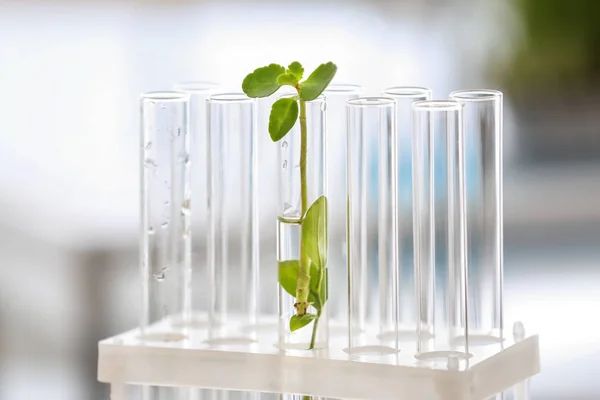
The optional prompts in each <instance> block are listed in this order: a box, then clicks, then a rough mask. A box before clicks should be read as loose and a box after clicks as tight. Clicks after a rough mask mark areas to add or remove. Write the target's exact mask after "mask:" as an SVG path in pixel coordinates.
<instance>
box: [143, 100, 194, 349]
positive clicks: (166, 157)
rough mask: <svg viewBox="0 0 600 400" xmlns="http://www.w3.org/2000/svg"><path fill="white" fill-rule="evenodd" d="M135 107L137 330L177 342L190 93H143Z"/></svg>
mask: <svg viewBox="0 0 600 400" xmlns="http://www.w3.org/2000/svg"><path fill="white" fill-rule="evenodd" d="M140 106H141V151H140V161H141V166H140V174H141V175H140V178H141V205H140V222H141V223H140V230H141V232H140V237H141V242H140V269H141V275H142V293H143V306H142V317H141V322H140V329H141V333H142V338H143V339H146V340H166V341H175V340H182V339H184V338H185V331H186V325H187V323H188V322H189V316H190V291H189V282H190V273H191V267H190V266H191V246H190V244H191V243H190V212H189V202H190V188H189V178H190V175H189V172H190V161H189V135H188V129H189V120H188V112H189V111H188V110H189V95H187V94H185V93H180V92H150V93H145V94H143V95H142V98H141V102H140ZM154 324H156V325H158V326H155V327H151V325H154Z"/></svg>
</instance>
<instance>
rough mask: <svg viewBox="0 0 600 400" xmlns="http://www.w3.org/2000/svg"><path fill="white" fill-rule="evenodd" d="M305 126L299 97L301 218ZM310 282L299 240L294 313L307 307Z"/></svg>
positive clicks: (304, 186) (307, 262)
mask: <svg viewBox="0 0 600 400" xmlns="http://www.w3.org/2000/svg"><path fill="white" fill-rule="evenodd" d="M307 136H308V132H307V128H306V102H305V101H304V100H302V99H300V197H301V202H302V218H304V216H305V214H306V211H308V188H307V178H306V158H307V152H308V149H307ZM309 284H310V260H309V259H308V257H307V256H306V254H305V251H304V249H303V246H302V241H300V262H299V267H298V284H297V286H296V304H295V306H296V315H298V316H302V315H304V314H306V309H307V308H308V290H309Z"/></svg>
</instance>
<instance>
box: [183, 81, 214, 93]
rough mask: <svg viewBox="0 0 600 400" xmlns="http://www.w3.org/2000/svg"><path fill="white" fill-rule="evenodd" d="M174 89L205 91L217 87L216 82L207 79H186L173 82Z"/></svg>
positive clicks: (192, 91)
mask: <svg viewBox="0 0 600 400" xmlns="http://www.w3.org/2000/svg"><path fill="white" fill-rule="evenodd" d="M174 87H175V90H178V91H181V92H186V93H205V92H209V91H211V90H215V89H217V88H218V87H219V84H218V83H215V82H209V81H187V82H179V83H177V84H175V86H174Z"/></svg>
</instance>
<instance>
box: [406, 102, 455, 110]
mask: <svg viewBox="0 0 600 400" xmlns="http://www.w3.org/2000/svg"><path fill="white" fill-rule="evenodd" d="M461 108H462V104H460V103H459V102H457V101H453V100H424V101H417V102H415V103H414V104H413V109H414V110H420V111H458V110H460V109H461Z"/></svg>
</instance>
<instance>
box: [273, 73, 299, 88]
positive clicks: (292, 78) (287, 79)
mask: <svg viewBox="0 0 600 400" xmlns="http://www.w3.org/2000/svg"><path fill="white" fill-rule="evenodd" d="M277 83H279V84H280V85H290V86H294V87H296V85H297V84H298V78H297V77H296V75H294V74H291V73H287V74H281V75H279V76H278V77H277Z"/></svg>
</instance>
